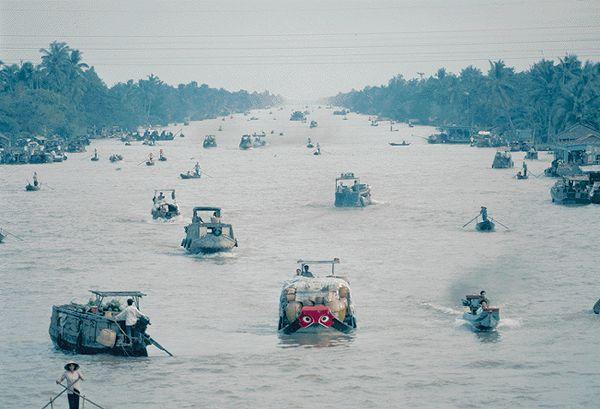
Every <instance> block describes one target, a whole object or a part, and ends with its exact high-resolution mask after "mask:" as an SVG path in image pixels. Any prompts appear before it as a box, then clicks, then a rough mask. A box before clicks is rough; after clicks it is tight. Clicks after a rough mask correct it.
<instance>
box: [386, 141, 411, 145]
mask: <svg viewBox="0 0 600 409" xmlns="http://www.w3.org/2000/svg"><path fill="white" fill-rule="evenodd" d="M390 145H392V146H408V145H410V143H408V142H406V141H402V143H397V142H390Z"/></svg>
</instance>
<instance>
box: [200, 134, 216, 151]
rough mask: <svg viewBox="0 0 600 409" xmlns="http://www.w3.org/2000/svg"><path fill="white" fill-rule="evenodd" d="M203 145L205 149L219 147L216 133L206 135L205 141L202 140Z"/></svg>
mask: <svg viewBox="0 0 600 409" xmlns="http://www.w3.org/2000/svg"><path fill="white" fill-rule="evenodd" d="M202 147H203V148H205V149H208V148H216V147H217V139H216V137H215V136H214V135H206V136H205V137H204V142H202Z"/></svg>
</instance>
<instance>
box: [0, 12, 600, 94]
mask: <svg viewBox="0 0 600 409" xmlns="http://www.w3.org/2000/svg"><path fill="white" fill-rule="evenodd" d="M52 40H60V41H65V42H67V43H68V44H69V45H70V46H72V47H74V48H79V49H80V50H81V51H83V54H84V59H85V61H86V62H87V63H88V64H90V65H93V66H95V67H96V70H97V71H98V73H99V74H100V76H101V77H102V78H103V79H104V80H105V81H106V82H107V83H108V84H109V85H110V84H113V83H115V82H118V81H125V80H127V79H130V78H133V79H139V78H143V77H146V76H147V75H149V74H150V73H154V74H156V75H158V76H159V77H160V78H161V79H163V80H164V81H166V82H168V83H171V84H177V83H179V82H188V81H191V80H195V81H198V82H199V83H207V84H209V85H211V86H214V87H224V88H227V89H232V90H236V89H240V88H244V89H248V90H265V89H268V90H270V91H272V92H275V93H280V94H282V95H283V96H285V97H288V98H290V99H302V100H309V99H316V98H319V97H323V96H330V95H334V94H336V93H337V92H339V91H347V90H350V89H352V88H362V87H364V86H365V85H380V84H383V83H386V82H387V80H388V79H389V78H391V77H392V76H394V75H397V74H402V75H404V76H406V77H415V76H417V75H418V74H417V73H419V72H422V73H424V74H425V75H429V74H432V73H434V72H435V71H436V70H437V69H438V68H439V67H441V66H445V67H447V68H448V69H449V70H450V71H455V72H457V71H459V70H460V68H462V67H465V66H467V65H469V64H473V65H475V66H478V67H481V68H482V69H487V66H488V62H487V61H488V59H499V58H502V59H504V60H505V61H506V62H507V63H508V64H509V65H514V66H516V67H517V68H518V69H523V68H527V67H528V66H529V65H530V64H531V63H532V62H533V61H535V60H538V59H540V58H542V57H546V58H551V57H558V56H562V55H564V54H565V53H566V52H572V53H576V54H578V55H580V56H582V57H584V58H587V59H593V60H596V61H597V60H599V59H600V0H524V1H517V0H505V1H497V0H489V1H488V0H409V1H404V0H396V1H388V0H383V1H352V0H344V1H337V0H332V1H326V0H301V1H298V0H296V1H287V0H277V1H273V0H261V1H251V0H246V1H234V0H225V1H166V0H128V1H122V0H98V1H31V0H10V1H9V0H0V60H3V61H5V62H9V63H12V62H19V61H20V60H33V61H36V62H38V61H39V52H38V49H39V48H41V47H45V46H47V44H48V43H49V42H50V41H52Z"/></svg>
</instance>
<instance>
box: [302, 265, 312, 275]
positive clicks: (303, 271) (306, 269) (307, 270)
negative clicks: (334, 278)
mask: <svg viewBox="0 0 600 409" xmlns="http://www.w3.org/2000/svg"><path fill="white" fill-rule="evenodd" d="M302 276H304V277H311V278H312V277H314V275H313V273H311V272H310V271H309V267H308V264H305V265H304V270H302Z"/></svg>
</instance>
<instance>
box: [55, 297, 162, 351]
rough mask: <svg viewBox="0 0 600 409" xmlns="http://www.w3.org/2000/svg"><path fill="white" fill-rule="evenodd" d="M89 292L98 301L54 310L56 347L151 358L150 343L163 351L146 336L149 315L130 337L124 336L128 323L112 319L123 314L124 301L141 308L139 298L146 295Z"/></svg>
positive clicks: (138, 324) (143, 318) (58, 306)
mask: <svg viewBox="0 0 600 409" xmlns="http://www.w3.org/2000/svg"><path fill="white" fill-rule="evenodd" d="M90 292H91V293H92V294H93V295H95V297H96V298H95V300H90V301H89V302H88V303H87V304H78V303H74V302H70V303H69V304H63V305H54V306H53V307H52V317H51V318H50V328H49V330H48V332H49V334H50V339H52V342H53V343H54V345H55V346H56V347H57V348H59V349H62V350H65V351H70V352H74V353H77V354H85V355H93V354H102V353H105V354H112V355H120V356H127V357H130V356H144V357H145V356H148V351H147V350H146V346H147V345H148V344H154V345H156V346H157V347H158V348H160V349H163V350H164V348H162V346H160V345H159V344H158V343H156V341H154V340H153V339H152V338H151V337H150V336H149V335H148V334H147V333H146V328H147V327H148V325H149V324H150V321H149V320H148V318H147V317H146V316H142V317H141V318H139V319H138V321H137V323H136V325H135V326H134V327H133V331H132V334H131V337H128V336H127V334H126V333H125V320H122V321H115V319H114V318H113V317H115V316H117V315H118V314H119V313H120V312H121V311H123V309H124V307H123V306H124V305H126V304H125V303H122V302H123V301H125V299H132V300H133V302H134V305H135V306H136V307H137V308H138V309H139V308H140V299H141V298H142V297H144V296H145V295H146V294H144V293H142V292H140V291H94V290H90ZM108 297H110V298H111V300H110V301H108ZM165 351H166V350H165Z"/></svg>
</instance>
